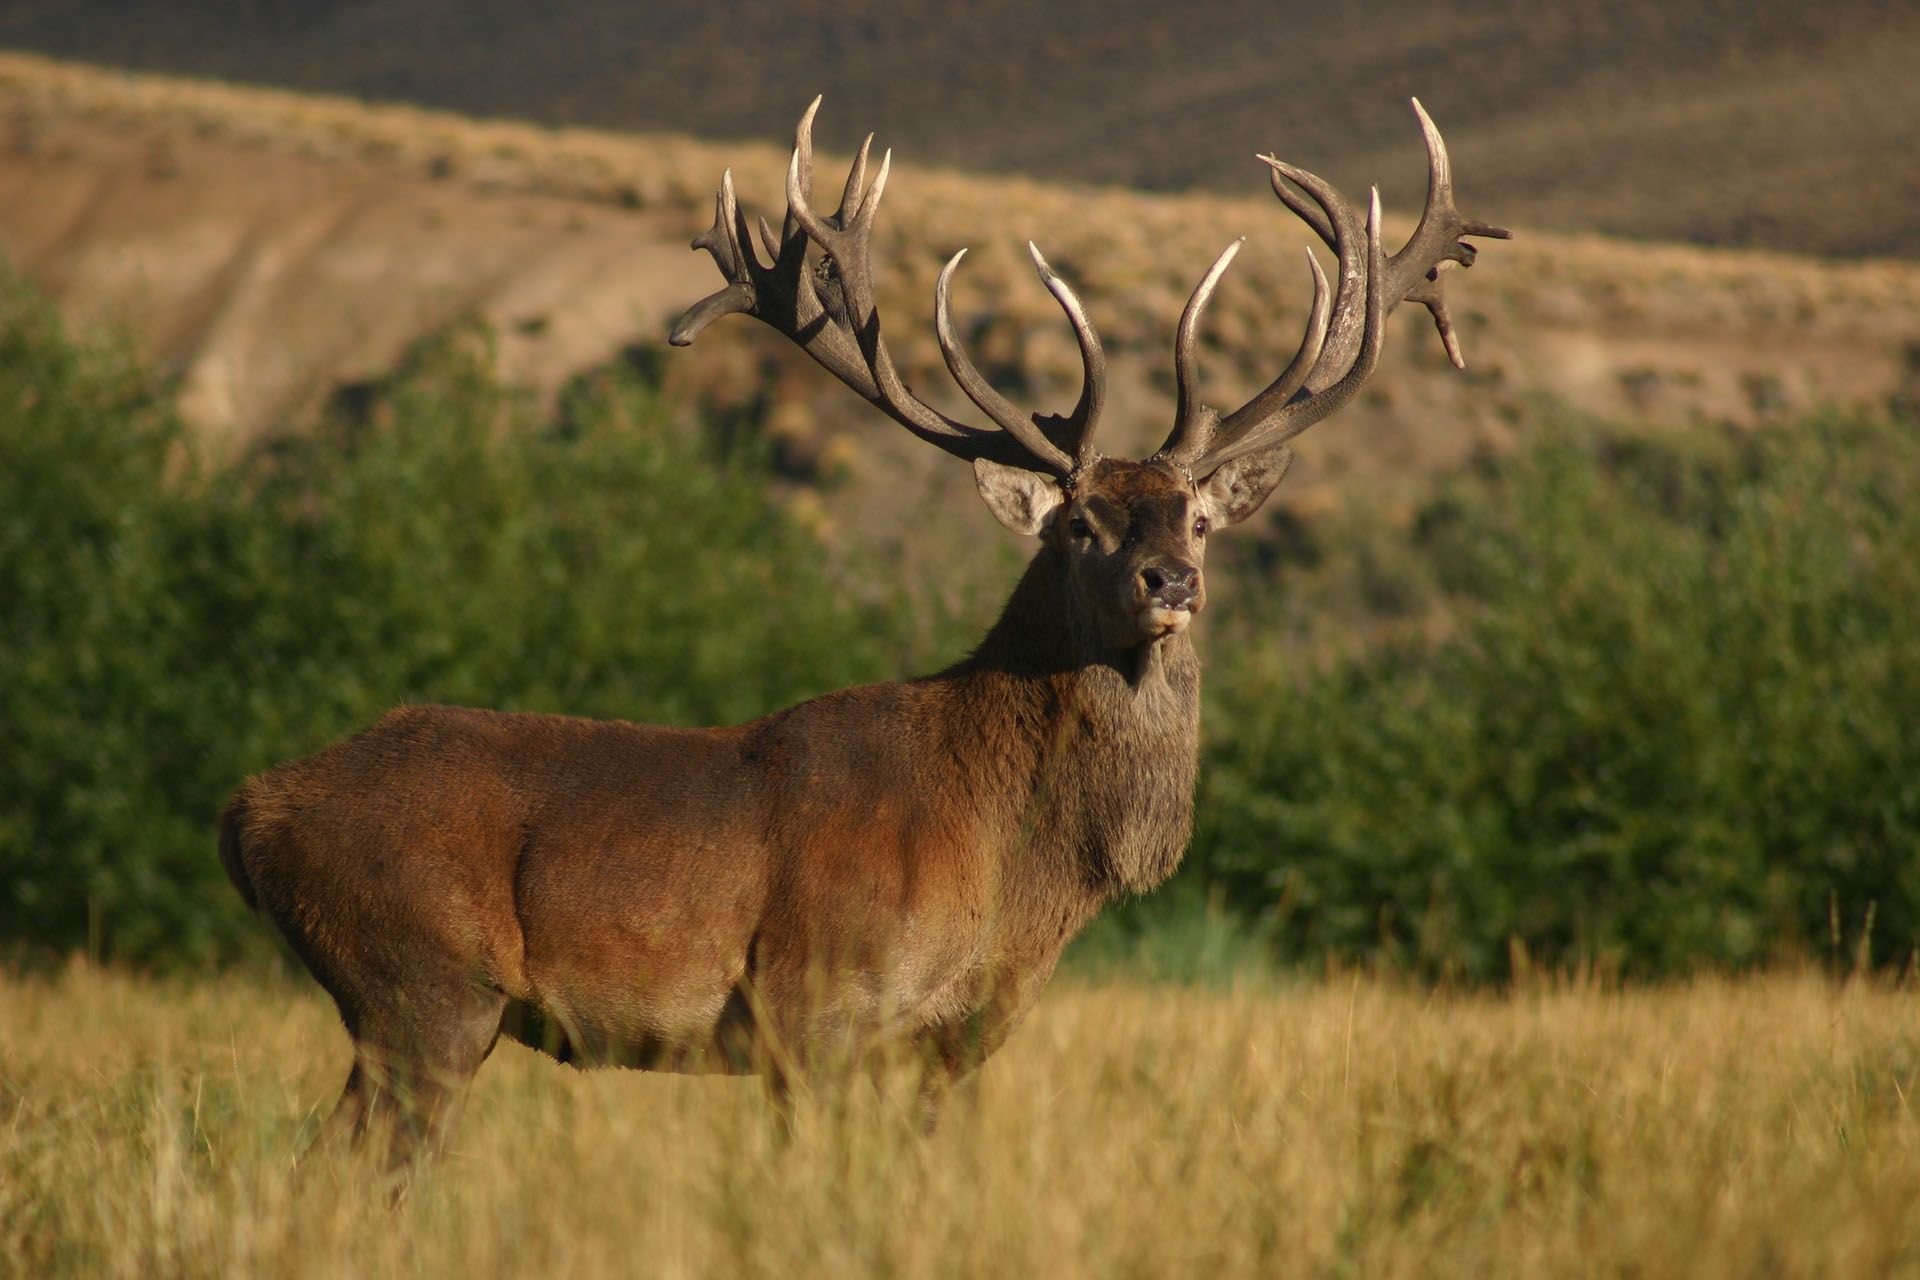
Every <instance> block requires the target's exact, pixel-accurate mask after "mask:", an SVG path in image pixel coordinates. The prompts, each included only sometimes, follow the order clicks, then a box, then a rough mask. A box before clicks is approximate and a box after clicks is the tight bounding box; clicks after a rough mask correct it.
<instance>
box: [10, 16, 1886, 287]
mask: <svg viewBox="0 0 1920 1280" xmlns="http://www.w3.org/2000/svg"><path fill="white" fill-rule="evenodd" d="M0 45H13V46H17V47H23V48H31V49H38V50H42V51H45V52H49V53H54V54H57V55H61V56H65V57H72V58H81V59H86V60H91V61H97V62H105V63H110V64H116V65H124V66H131V67H140V68H147V69H164V70H169V71H177V72H187V73H192V74H198V75H212V76H217V77H222V78H227V79H237V80H245V81H254V82H263V83H271V84H278V85H284V86H288V87H293V88H300V89H307V90H325V91H330V92H338V93H348V94H354V95H359V96H364V97H370V98H380V99H400V100H409V101H415V102H421V103H426V104H429V105H434V106H441V107H448V108H452V109H455V110H459V111H464V112H470V113H478V114H485V115H506V116H516V117H524V118H528V119H532V120H537V121H542V122H547V123H568V124H590V125H601V126H612V127H618V128H624V129H639V130H648V129H670V130H676V131H680V132H688V133H694V134H698V135H702V136H707V137H746V138H755V139H764V138H768V137H770V136H777V135H779V134H780V133H782V132H783V131H785V130H786V129H787V128H789V127H790V125H791V121H792V118H793V116H794V115H795V113H796V112H797V111H798V109H799V107H800V106H801V105H802V104H804V103H805V101H806V100H807V99H808V98H810V97H811V96H812V95H813V94H814V93H816V92H820V91H822V90H824V91H826V92H827V93H828V94H829V95H830V96H831V97H832V99H833V101H834V110H832V111H831V112H830V113H829V115H828V117H827V119H826V127H827V130H828V140H829V141H831V142H835V143H839V144H842V145H844V144H845V143H846V142H847V141H848V135H849V133H850V131H851V130H852V129H853V128H855V127H856V126H869V125H870V126H871V127H875V128H879V129H881V130H882V132H884V133H885V134H887V135H889V136H890V137H892V138H895V139H911V145H912V147H913V150H914V156H913V158H914V159H915V160H916V161H919V162H923V163H929V164H942V165H951V166H957V167H961V168H966V169H973V170H980V171H1015V172H1022V173H1029V174H1036V175H1048V176H1054V177H1065V178H1071V179H1076V180H1092V181H1097V182H1103V183H1119V184H1125V185H1131V186H1138V187H1144V188H1149V189H1177V188H1191V187H1202V186H1204V187H1210V188H1215V189H1222V190H1231V191H1234V192H1242V191H1244V190H1245V186H1246V183H1247V181H1248V174H1249V165H1250V157H1251V153H1253V152H1254V151H1256V150H1265V149H1279V150H1281V151H1283V152H1285V153H1286V154H1289V155H1293V156H1312V157H1315V159H1316V162H1317V163H1318V164H1320V165H1321V166H1323V167H1324V169H1325V170H1326V171H1328V176H1330V177H1332V178H1334V179H1335V180H1336V181H1337V182H1340V183H1342V184H1344V185H1347V186H1349V187H1350V188H1360V187H1361V184H1363V183H1364V182H1365V181H1366V180H1367V179H1368V178H1369V177H1371V176H1373V175H1375V174H1377V173H1379V172H1381V171H1382V170H1383V169H1384V168H1385V163H1384V160H1385V158H1386V157H1388V156H1399V155H1401V154H1403V153H1404V148H1405V147H1406V145H1407V142H1408V136H1409V130H1410V128H1411V126H1410V124H1409V122H1408V121H1407V119H1406V116H1405V110H1404V106H1403V102H1402V100H1403V99H1404V98H1405V97H1406V96H1407V95H1409V94H1413V93H1417V94H1419V95H1420V96H1421V97H1422V99H1423V100H1424V101H1425V102H1426V103H1427V105H1428V106H1429V108H1431V109H1432V111H1433V112H1434V115H1435V116H1436V118H1437V119H1439V120H1440V122H1441V124H1442V125H1443V127H1444V128H1445V129H1446V131H1447V135H1448V137H1449V139H1451V140H1452V141H1453V144H1454V147H1455V152H1456V155H1457V157H1458V159H1459V162H1460V165H1461V169H1462V172H1463V173H1470V174H1471V175H1472V180H1471V189H1472V192H1473V194H1474V197H1475V200H1476V202H1477V203H1478V204H1480V205H1481V206H1482V207H1484V208H1488V209H1498V210H1499V211H1500V213H1501V216H1502V217H1504V218H1508V219H1511V220H1512V221H1514V222H1516V223H1519V224H1524V225H1530V226H1541V227H1556V228H1562V229H1568V230H1599V231H1605V232H1609V233H1613V234H1619V235H1630V236H1643V237H1652V238H1660V239H1679V240H1688V241H1692V242H1696V243H1706V244H1719V245H1745V246H1758V247H1769V248H1778V249H1792V250H1798V251H1803V252H1816V253H1835V254H1900V255H1908V256H1915V255H1920V123H1916V122H1920V75H1915V74H1913V68H1914V67H1916V66H1920V5H1914V4H1912V3H1910V2H1902V3H1882V2H1879V0H1832V2H1831V3H1827V4H1822V5H1818V6H1815V5H1808V4H1805V3H1803V2H1798V0H1752V2H1750V3H1732V2H1729V0H1695V2H1693V3H1686V4H1667V3H1659V2H1656V0H1595V2H1592V3H1583V4H1569V5H1541V4H1537V3H1529V2H1527V0H1466V2H1465V3H1458V4H1449V5H1445V6H1439V5H1432V4H1415V3H1412V0H1357V2H1354V3H1348V4H1342V5H1308V4H1302V3H1298V0H1277V2H1276V0H1188V2H1187V3H1184V4H1180V5H1168V4H1162V3H1151V4H1148V3H1138V2H1137V0H1134V2H1131V3H1129V2H1127V0H1100V2H1097V3H1096V2H1095V0H1058V2H1053V3H1048V4H1044V5H1036V4H1032V3H1029V2H1027V0H977V2H975V3H970V4H968V5H966V6H954V5H950V4H944V3H942V4H933V3H927V2H926V0H886V2H883V0H834V3H831V4H825V3H819V2H818V0H778V2H777V3H776V2H775V0H738V2H735V3H727V4H715V3H712V2H711V0H700V2H698V3H696V2H695V0H650V3H647V4H644V5H631V4H628V3H624V2H622V3H615V0H560V2H558V3H552V4H546V5H527V4H524V3H518V2H513V3H508V2H507V0H412V2H410V3H397V2H394V0H331V2H329V0H250V2H246V3H242V2H239V0H226V2H224V3H209V2H206V0H202V2H201V3H181V2H179V0H169V2H167V3H160V2H158V0H79V2H76V0H14V2H13V3H11V4H9V5H7V6H6V7H5V9H4V11H0ZM1329 157H1334V159H1328V158H1329Z"/></svg>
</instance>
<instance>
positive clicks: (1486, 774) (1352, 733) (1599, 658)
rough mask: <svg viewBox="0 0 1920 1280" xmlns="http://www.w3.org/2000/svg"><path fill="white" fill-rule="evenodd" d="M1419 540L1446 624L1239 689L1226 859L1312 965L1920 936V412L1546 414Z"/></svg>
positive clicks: (1240, 896)
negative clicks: (1600, 421)
mask: <svg viewBox="0 0 1920 1280" xmlns="http://www.w3.org/2000/svg"><path fill="white" fill-rule="evenodd" d="M1415 542H1416V545H1417V549H1418V550H1419V552H1420V554H1421V555H1422V557H1423V558H1424V559H1425V561H1426V563H1427V567H1428V574H1429V576H1430V578H1431V579H1432V581H1433V582H1434V583H1436V584H1438V587H1439V589H1440V590H1442V591H1444V592H1445V593H1446V598H1447V599H1449V601H1450V602H1451V603H1450V605H1449V609H1448V612H1447V614H1446V615H1445V617H1444V618H1443V619H1442V620H1441V621H1443V622H1444V623H1445V625H1444V626H1429V627H1428V628H1427V630H1426V632H1425V633H1417V634H1428V635H1430V634H1432V633H1434V632H1439V633H1440V635H1441V638H1438V639H1424V638H1414V639H1408V638H1406V636H1405V635H1404V634H1402V635H1401V636H1400V638H1398V639H1396V640H1393V641H1391V642H1387V643H1371V644H1355V645H1353V646H1351V647H1350V648H1349V649H1348V651H1347V652H1345V653H1344V654H1343V655H1342V656H1341V657H1340V658H1338V659H1337V660H1336V661H1334V662H1332V663H1331V664H1329V665H1328V666H1327V667H1326V668H1325V669H1317V668H1316V669H1306V670H1302V669H1297V668H1295V667H1293V666H1290V665H1289V664H1288V662H1287V660H1286V655H1284V654H1275V653H1273V652H1272V651H1270V650H1269V651H1266V652H1264V653H1263V652H1261V651H1260V650H1259V648H1258V646H1257V643H1256V642H1245V643H1241V644H1239V645H1237V646H1236V647H1235V653H1236V656H1239V657H1240V660H1238V661H1229V662H1227V663H1224V664H1221V667H1220V669H1219V670H1218V671H1216V673H1215V676H1214V680H1213V683H1212V685H1211V689H1210V692H1211V694H1212V697H1213V701H1214V704H1215V705H1214V707H1213V709H1212V711H1211V713H1210V716H1209V722H1208V723H1209V740H1210V743H1211V749H1210V751H1209V755H1208V760H1207V767H1206V769H1205V770H1204V774H1203V778H1204V780H1203V784H1202V786H1203V794H1202V799H1201V807H1200V832H1199V836H1198V839H1197V841H1196V851H1195V858H1194V874H1196V875H1200V876H1203V877H1207V878H1210V879H1212V880H1213V881H1215V882H1216V883H1218V884H1219V885H1221V886H1223V887H1224V888H1225V889H1226V890H1227V897H1228V901H1229V902H1231V903H1232V904H1234V905H1235V906H1237V907H1238V908H1240V909H1241V910H1243V911H1247V912H1249V913H1252V914H1254V915H1256V916H1258V917H1260V918H1263V919H1265V920H1266V921H1267V922H1268V924H1269V927H1270V936H1271V937H1272V939H1273V940H1274V942H1275V944H1276V945H1277V946H1278V947H1279V948H1280V950H1281V951H1282V952H1283V953H1284V954H1287V955H1291V956H1296V957H1313V958H1318V957H1319V956H1321V955H1323V954H1327V953H1332V954H1335V955H1342V956H1351V955H1357V954H1368V953H1380V954H1384V955H1386V956H1389V957H1393V958H1395V959H1397V960H1399V961H1401V962H1404V963H1407V964H1410V965H1412V966H1415V967H1417V968H1418V969H1420V970H1422V971H1425V972H1430V973H1451V974H1460V975H1463V976H1472V977H1487V976H1493V975H1498V974H1501V973H1504V972H1505V971H1506V969H1507V966H1508V964H1509V963H1510V957H1512V956H1514V955H1517V954H1521V953H1524V954H1526V955H1527V956H1529V957H1531V959H1532V960H1533V961H1536V962H1546V963H1551V964H1578V963H1599V964H1601V965H1603V966H1606V967H1610V968H1624V969H1627V970H1630V971H1636V972H1673V971H1676V970H1684V969H1687V968H1690V967H1692V966H1695V965H1698V964H1702V963H1707V964H1711V965H1716V966H1737V965H1746V964H1751V963H1755V962H1760V961H1764V960H1769V959H1776V958H1780V957H1782V956H1784V955H1796V954H1797V955H1801V956H1805V955H1808V954H1819V953H1822V952H1824V951H1825V950H1826V948H1827V945H1828V936H1829V928H1830V916H1829V912H1830V910H1836V909H1837V911H1838V913H1839V917H1840V919H1841V927H1842V929H1843V931H1844V932H1846V933H1847V934H1848V935H1849V946H1850V947H1851V946H1853V945H1856V944H1857V943H1858V942H1859V941H1860V939H1859V938H1858V936H1857V935H1858V934H1859V933H1860V932H1861V931H1862V930H1863V929H1864V928H1865V922H1866V920H1867V918H1868V913H1869V912H1870V911H1871V912H1872V920H1873V933H1872V937H1871V938H1870V939H1867V940H1866V941H1867V943H1868V945H1869V947H1870V952H1871V954H1872V956H1873V957H1874V958H1876V959H1877V960H1879V961H1881V962H1886V961H1895V962H1898V961H1904V960H1905V959H1906V958H1907V957H1908V956H1909V955H1910V954H1911V950H1912V948H1913V947H1914V946H1915V943H1916V941H1920V730H1917V729H1916V726H1920V644H1917V643H1916V639H1915V636H1914V632H1913V625H1914V620H1915V619H1916V618H1920V433H1916V430H1915V428H1914V425H1913V424H1912V423H1902V422H1888V421H1848V420H1842V419H1836V418H1825V419H1819V420H1815V421H1811V422H1807V423H1803V424H1800V425H1799V426H1798V427H1797V428H1795V429H1794V430H1791V431H1777V432H1769V433H1765V434H1757V435H1751V436H1734V435H1726V434H1715V433H1695V434H1691V435H1690V436H1688V437H1683V438H1675V439H1674V440H1673V441H1672V442H1670V443H1667V444H1661V443H1659V442H1657V441H1656V440H1652V439H1646V438H1641V439H1637V440H1636V439H1633V438H1630V437H1623V436H1621V435H1619V434H1617V433H1610V432H1608V431H1605V430H1602V429H1599V428H1597V427H1593V426H1591V425H1586V426H1580V427H1562V428H1560V429H1557V430H1547V431H1544V432H1543V433H1542V438H1541V440H1540V442H1539V443H1538V444H1537V445H1535V446H1534V447H1532V448H1530V449H1528V450H1525V451H1523V452H1522V453H1521V454H1520V455H1519V456H1518V457H1517V458H1515V459H1513V460H1512V461H1511V462H1510V463H1508V464H1506V465H1504V466H1501V467H1499V468H1497V469H1495V470H1494V471H1493V472H1492V473H1491V474H1487V473H1484V472H1483V473H1480V474H1474V475H1468V476H1461V477H1455V478H1454V479H1453V480H1451V481H1450V482H1448V483H1446V484H1445V485H1443V486H1442V487H1441V490H1440V492H1439V493H1438V494H1437V496H1436V497H1435V498H1434V499H1433V501H1432V502H1431V503H1430V504H1429V506H1428V508H1427V510H1426V511H1425V513H1424V514H1423V516H1422V518H1421V519H1420V521H1419V522H1418V524H1417V526H1416V531H1415ZM1430 621H1431V620H1430ZM1243 655H1250V656H1243ZM1251 707H1257V708H1259V709H1260V713H1259V714H1258V715H1252V714H1248V712H1247V710H1246V709H1247V708H1251Z"/></svg>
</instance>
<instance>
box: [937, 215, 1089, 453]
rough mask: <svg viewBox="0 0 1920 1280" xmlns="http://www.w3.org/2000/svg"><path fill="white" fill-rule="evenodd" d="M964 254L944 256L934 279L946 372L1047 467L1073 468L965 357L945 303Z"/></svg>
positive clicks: (982, 409)
mask: <svg viewBox="0 0 1920 1280" xmlns="http://www.w3.org/2000/svg"><path fill="white" fill-rule="evenodd" d="M966 256H967V251H966V250H965V249H962V250H960V252H958V253H956V254H954V255H953V257H951V258H949V259H947V265H946V266H944V267H942V268H941V269H940V278H939V279H937V280H936V281H934V285H933V332H934V337H936V338H937V339H939V342H940V354H941V355H942V356H944V357H945V358H946V361H947V372H949V373H951V374H952V375H953V380H954V381H955V382H957V383H959V384H960V389H961V390H962V391H964V392H966V393H967V399H969V400H971V401H973V403H974V404H975V405H976V406H978V407H979V409H980V412H982V413H984V414H986V415H987V416H988V417H989V418H992V419H993V420H994V422H996V423H998V424H999V425H1000V427H1001V429H1002V430H1005V431H1008V432H1011V433H1012V434H1013V435H1014V436H1015V438H1017V439H1018V440H1019V441H1020V443H1021V444H1023V445H1025V446H1026V447H1027V451H1028V452H1029V453H1031V454H1033V456H1034V457H1035V458H1037V459H1039V460H1040V461H1041V462H1044V463H1045V464H1046V465H1047V466H1048V467H1049V468H1050V469H1052V470H1053V471H1056V472H1058V473H1059V474H1061V475H1066V474H1067V473H1069V472H1071V471H1072V470H1073V467H1074V462H1073V459H1071V458H1069V457H1068V456H1067V455H1066V454H1065V453H1064V452H1062V451H1061V449H1060V447H1059V446H1058V445H1056V444H1054V443H1053V441H1051V440H1049V439H1047V437H1046V435H1045V433H1043V432H1042V431H1041V430H1040V428H1039V425H1038V424H1036V423H1035V422H1034V420H1033V419H1032V418H1031V417H1030V416H1028V415H1027V414H1025V413H1023V412H1021V411H1020V409H1018V408H1017V407H1015V405H1014V404H1013V402H1012V401H1010V400H1008V399H1007V398H1006V397H1005V396H1003V395H1001V394H1000V393H999V392H998V391H996V390H995V389H994V387H993V384H992V383H990V382H988V381H987V380H986V379H985V378H984V377H982V376H981V374H980V371H979V370H978V369H977V368H975V367H974V364H973V361H971V360H969V359H968V358H967V353H966V350H965V348H963V347H962V346H961V345H960V338H959V336H958V335H957V334H955V333H954V331H953V315H952V312H951V310H950V308H949V306H948V291H949V290H950V289H951V287H952V282H953V273H954V270H955V269H956V268H957V267H959V265H960V260H961V259H962V258H964V257H966ZM1083 399H1084V397H1083Z"/></svg>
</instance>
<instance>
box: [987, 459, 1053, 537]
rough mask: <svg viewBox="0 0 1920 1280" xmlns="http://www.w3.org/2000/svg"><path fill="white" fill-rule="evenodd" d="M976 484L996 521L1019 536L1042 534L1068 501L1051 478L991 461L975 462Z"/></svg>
mask: <svg viewBox="0 0 1920 1280" xmlns="http://www.w3.org/2000/svg"><path fill="white" fill-rule="evenodd" d="M973 482H974V484H976V485H978V486H979V488H980V496H981V497H982V498H984V499H986V502H987V510H989V511H991V512H993V518H994V519H996V520H998V521H999V522H1000V523H1001V524H1003V525H1005V526H1007V528H1009V529H1011V530H1013V531H1014V532H1015V533H1038V532H1040V531H1041V530H1042V529H1044V528H1046V527H1047V518H1048V517H1049V516H1051V515H1052V514H1053V513H1054V512H1055V511H1057V510H1059V508H1060V504H1061V503H1062V502H1065V501H1066V500H1067V498H1066V495H1065V494H1064V493H1062V492H1061V491H1060V486H1059V485H1058V484H1056V483H1055V482H1054V481H1053V480H1051V479H1050V478H1048V477H1047V476H1043V475H1041V474H1040V473H1039V472H1037V471H1027V470H1025V469H1023V468H1021V467H1009V466H1007V465H1006V464H1005V463H1003V462H993V461H991V460H989V459H987V458H975V459H974V460H973Z"/></svg>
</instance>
